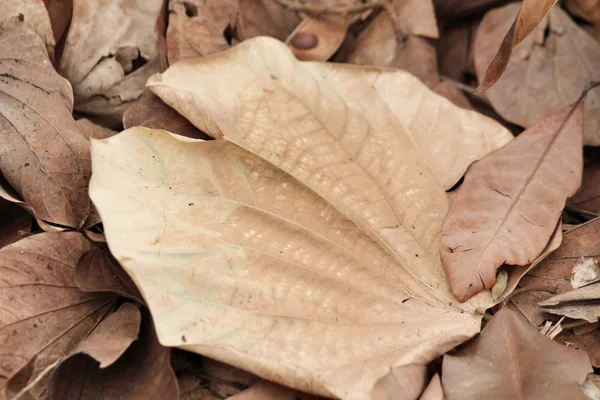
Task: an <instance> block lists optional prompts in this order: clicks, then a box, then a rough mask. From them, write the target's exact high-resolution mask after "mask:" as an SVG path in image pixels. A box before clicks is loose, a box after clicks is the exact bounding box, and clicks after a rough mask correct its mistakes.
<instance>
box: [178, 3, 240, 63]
mask: <svg viewBox="0 0 600 400" xmlns="http://www.w3.org/2000/svg"><path fill="white" fill-rule="evenodd" d="M239 13H240V10H239V4H238V1H237V0H185V1H184V0H172V1H169V26H168V28H167V51H168V55H169V64H173V63H175V62H176V61H178V60H181V59H184V58H190V57H203V56H207V55H210V54H214V53H218V52H220V51H223V50H225V49H228V48H229V45H230V43H228V40H227V37H226V33H225V32H226V31H227V30H228V29H229V31H231V32H233V27H234V26H235V20H236V17H237V16H238V15H239Z"/></svg>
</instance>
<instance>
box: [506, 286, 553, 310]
mask: <svg viewBox="0 0 600 400" xmlns="http://www.w3.org/2000/svg"><path fill="white" fill-rule="evenodd" d="M557 291H558V289H557V288H555V287H554V286H543V285H531V286H525V287H522V288H519V289H516V290H513V292H512V293H510V294H509V295H508V296H506V297H505V298H504V300H503V301H502V307H506V305H507V304H508V302H509V301H510V299H512V298H513V297H514V296H516V295H518V294H520V293H525V292H547V293H552V294H556V292H557Z"/></svg>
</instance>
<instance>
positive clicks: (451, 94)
mask: <svg viewBox="0 0 600 400" xmlns="http://www.w3.org/2000/svg"><path fill="white" fill-rule="evenodd" d="M433 90H434V92H436V93H437V94H439V95H440V96H444V97H445V98H447V99H448V100H450V101H451V102H452V103H453V104H454V105H456V106H458V107H460V108H464V109H465V110H472V109H473V107H472V106H471V103H470V102H469V99H467V97H466V96H465V95H464V94H463V93H462V92H461V91H460V89H459V88H457V87H456V85H454V84H453V83H451V82H440V83H438V84H437V85H436V86H435V88H434V89H433Z"/></svg>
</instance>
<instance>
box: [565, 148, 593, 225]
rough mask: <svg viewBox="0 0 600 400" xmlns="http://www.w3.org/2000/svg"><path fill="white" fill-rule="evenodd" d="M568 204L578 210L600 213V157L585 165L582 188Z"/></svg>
mask: <svg viewBox="0 0 600 400" xmlns="http://www.w3.org/2000/svg"><path fill="white" fill-rule="evenodd" d="M567 204H568V206H569V207H570V208H572V209H574V210H576V211H577V212H586V213H589V214H588V215H600V159H598V158H597V159H595V160H594V161H592V162H591V163H589V164H587V165H585V167H584V168H583V179H582V184H581V188H580V189H579V191H578V192H577V193H575V196H573V197H572V198H570V199H569V201H568V202H567Z"/></svg>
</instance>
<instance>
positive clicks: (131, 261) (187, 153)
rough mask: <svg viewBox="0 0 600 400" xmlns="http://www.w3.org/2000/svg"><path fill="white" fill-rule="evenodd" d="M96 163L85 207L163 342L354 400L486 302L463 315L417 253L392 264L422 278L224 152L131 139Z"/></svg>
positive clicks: (439, 344)
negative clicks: (93, 208) (95, 214)
mask: <svg viewBox="0 0 600 400" xmlns="http://www.w3.org/2000/svg"><path fill="white" fill-rule="evenodd" d="M93 153H94V175H93V176H94V178H93V183H92V189H91V196H92V198H93V200H94V202H95V204H96V205H97V206H98V208H99V210H100V214H101V216H102V220H103V222H104V227H105V229H106V235H107V240H108V243H109V246H110V249H111V252H112V253H113V254H114V255H115V256H116V258H117V259H118V260H119V261H120V262H121V263H122V265H123V266H124V268H125V269H126V270H127V271H128V272H129V274H130V275H131V276H132V278H133V279H134V281H135V282H136V284H137V286H138V287H139V288H140V291H141V292H142V295H143V296H144V298H145V300H146V301H147V303H148V306H149V307H150V309H151V310H152V313H153V316H154V318H155V321H156V322H157V324H158V325H157V331H158V335H159V337H160V338H161V342H162V343H164V344H166V345H169V346H177V347H181V348H183V349H186V350H190V351H195V352H198V353H200V354H203V355H206V356H209V357H211V358H215V359H217V360H220V361H223V362H227V363H229V364H233V365H235V366H237V367H240V368H243V369H247V370H249V371H251V372H253V373H255V374H258V375H260V376H261V377H263V378H266V379H269V380H274V381H276V382H278V383H281V384H284V385H287V386H291V387H294V388H296V389H299V390H301V391H307V392H313V393H316V394H321V395H333V394H335V395H337V396H340V397H343V398H348V399H355V398H356V399H359V398H364V396H365V395H366V393H370V391H371V387H372V386H373V384H374V383H375V381H376V380H377V379H378V378H380V377H381V376H383V375H384V374H386V373H387V372H388V371H389V367H390V366H391V365H397V364H398V365H402V364H407V363H412V362H415V361H418V360H421V361H423V362H425V360H430V359H432V358H434V357H435V356H437V355H439V354H440V353H443V352H444V351H446V350H448V349H450V348H452V347H453V346H455V345H456V344H458V343H460V342H462V341H464V340H465V339H466V338H468V337H469V336H471V335H473V334H474V333H475V332H477V330H478V328H479V319H480V317H481V315H480V314H476V313H475V310H474V308H476V307H477V306H479V307H485V306H486V305H488V304H490V302H489V295H488V296H487V297H479V298H478V299H476V300H475V301H472V302H470V303H467V304H465V305H459V304H458V302H457V301H456V300H455V299H453V298H452V297H451V294H450V292H449V290H448V288H447V286H445V283H444V277H443V274H442V272H441V269H440V268H439V266H436V264H432V261H429V260H428V256H427V253H426V250H425V249H423V248H421V247H416V246H415V247H414V248H412V249H410V250H409V249H408V248H407V249H406V250H405V251H404V252H403V253H402V255H401V257H402V258H406V259H408V258H409V257H411V259H410V261H408V260H407V262H410V264H409V266H410V267H411V268H418V267H419V266H420V267H422V268H423V270H422V271H419V275H418V276H417V275H416V274H415V272H413V271H411V270H410V269H408V267H407V266H405V265H403V264H400V263H399V262H397V261H396V260H394V259H393V258H392V257H391V256H390V255H388V253H386V251H385V250H384V247H382V246H381V245H379V244H378V243H376V242H374V241H373V240H372V239H370V238H369V236H367V235H366V234H365V233H363V232H362V231H361V230H360V229H359V228H358V227H357V226H356V225H355V224H353V223H352V222H351V221H350V220H348V219H347V218H346V217H344V215H342V214H341V213H340V212H339V211H338V210H336V208H334V207H333V206H332V205H330V204H328V203H327V202H326V201H325V200H323V199H322V198H321V197H319V196H318V195H317V194H316V193H315V192H313V191H311V190H310V189H308V188H307V187H305V186H304V185H302V184H300V183H299V182H298V181H296V180H295V179H294V178H292V177H291V176H289V175H288V174H286V173H285V172H283V171H281V170H279V169H277V168H276V167H274V166H273V165H272V164H270V163H268V162H267V161H264V160H262V159H260V158H258V157H257V156H255V155H253V154H251V153H249V152H247V151H245V150H243V149H241V148H239V147H237V146H235V145H233V144H231V143H229V142H226V141H222V140H219V141H209V142H189V139H187V140H186V141H181V140H178V139H176V138H174V137H172V136H170V135H169V134H168V133H166V132H164V131H151V130H147V129H145V128H131V129H128V130H126V131H124V132H122V133H121V134H119V135H117V136H113V137H112V138H109V139H107V142H105V143H103V142H96V141H95V142H93ZM117 176H118V177H119V178H118V179H116V178H115V177H117ZM416 226H418V223H417V225H415V227H416ZM132 227H135V228H134V230H133V231H132ZM407 251H414V253H408V252H407ZM415 255H420V257H415ZM418 259H422V260H424V261H422V262H421V263H418V262H414V261H412V260H418ZM425 268H429V271H426V270H425ZM425 274H427V275H429V276H430V277H431V278H430V279H436V281H434V282H431V283H428V282H424V280H423V278H422V277H424V276H426V275H425ZM429 276H428V277H429ZM476 301H478V303H477V302H476ZM256 343H261V345H260V346H256V345H255V344H256ZM266 343H269V345H268V346H267V345H266ZM317 349H319V350H317Z"/></svg>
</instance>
